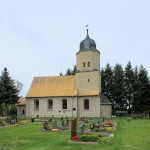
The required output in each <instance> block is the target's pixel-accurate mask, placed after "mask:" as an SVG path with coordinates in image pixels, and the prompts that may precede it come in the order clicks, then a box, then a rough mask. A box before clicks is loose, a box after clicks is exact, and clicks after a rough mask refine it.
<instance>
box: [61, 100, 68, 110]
mask: <svg viewBox="0 0 150 150" xmlns="http://www.w3.org/2000/svg"><path fill="white" fill-rule="evenodd" d="M62 109H67V100H66V99H63V100H62Z"/></svg>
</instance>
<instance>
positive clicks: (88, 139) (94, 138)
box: [79, 134, 99, 142]
mask: <svg viewBox="0 0 150 150" xmlns="http://www.w3.org/2000/svg"><path fill="white" fill-rule="evenodd" d="M98 139H99V138H98V136H97V135H95V134H83V135H81V136H80V137H79V141H82V142H97V141H98Z"/></svg>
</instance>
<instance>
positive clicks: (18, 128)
mask: <svg viewBox="0 0 150 150" xmlns="http://www.w3.org/2000/svg"><path fill="white" fill-rule="evenodd" d="M149 125H150V121H149V119H145V118H143V119H141V118H137V119H134V118H130V121H129V119H128V118H126V117H122V118H118V117H117V118H109V119H108V118H86V117H82V118H67V117H64V118H63V117H61V118H54V117H51V118H45V117H42V118H37V117H34V118H33V117H32V118H25V119H23V120H19V119H17V118H16V119H14V120H11V119H10V120H9V119H8V118H0V148H5V149H10V148H11V149H30V147H32V148H35V149H37V148H41V149H48V147H51V148H54V147H55V148H57V149H67V147H68V146H69V147H70V149H77V148H81V149H82V148H85V149H86V148H90V149H92V148H95V149H99V148H100V147H101V149H110V150H111V149H116V148H117V147H120V149H121V147H126V146H130V147H132V148H133V147H135V149H136V148H137V147H139V149H144V148H147V147H148V146H150V144H149V140H148V139H149V138H150V135H149V133H148V132H147V131H148V128H149ZM122 141H123V143H122ZM140 141H143V142H144V143H145V144H144V145H141V144H140ZM132 148H131V149H132Z"/></svg>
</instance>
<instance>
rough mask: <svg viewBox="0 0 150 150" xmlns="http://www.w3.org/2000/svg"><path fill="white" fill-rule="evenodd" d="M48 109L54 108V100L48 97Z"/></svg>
mask: <svg viewBox="0 0 150 150" xmlns="http://www.w3.org/2000/svg"><path fill="white" fill-rule="evenodd" d="M48 109H53V100H52V99H48Z"/></svg>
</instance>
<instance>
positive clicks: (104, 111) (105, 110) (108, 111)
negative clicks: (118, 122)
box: [100, 105, 112, 117]
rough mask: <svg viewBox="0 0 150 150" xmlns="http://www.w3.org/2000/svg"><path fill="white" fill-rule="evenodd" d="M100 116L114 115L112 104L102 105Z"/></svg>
mask: <svg viewBox="0 0 150 150" xmlns="http://www.w3.org/2000/svg"><path fill="white" fill-rule="evenodd" d="M100 116H101V117H111V116H112V105H101V111H100Z"/></svg>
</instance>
